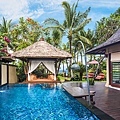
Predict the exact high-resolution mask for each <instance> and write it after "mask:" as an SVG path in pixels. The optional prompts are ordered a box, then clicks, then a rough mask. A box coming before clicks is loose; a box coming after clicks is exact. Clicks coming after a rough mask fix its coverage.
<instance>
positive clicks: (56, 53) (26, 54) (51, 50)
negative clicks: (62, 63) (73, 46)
mask: <svg viewBox="0 0 120 120" xmlns="http://www.w3.org/2000/svg"><path fill="white" fill-rule="evenodd" d="M12 56H13V57H16V58H19V59H36V58H39V59H40V58H41V59H47V58H51V59H53V58H54V59H66V58H71V57H72V55H71V54H70V53H68V52H66V51H63V50H60V49H58V48H56V47H54V46H52V45H51V44H49V43H47V42H46V41H44V40H40V41H38V42H35V43H34V44H32V45H30V46H28V47H26V48H24V49H22V50H19V51H16V52H14V53H13V54H12Z"/></svg>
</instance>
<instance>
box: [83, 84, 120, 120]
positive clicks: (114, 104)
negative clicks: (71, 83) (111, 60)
mask: <svg viewBox="0 0 120 120" xmlns="http://www.w3.org/2000/svg"><path fill="white" fill-rule="evenodd" d="M83 87H86V85H83ZM90 90H94V91H96V94H95V96H94V101H95V107H97V108H99V109H100V110H102V111H103V112H105V113H106V114H108V115H109V116H111V117H112V118H114V119H115V120H120V90H116V89H113V88H107V87H105V82H95V85H93V86H90Z"/></svg>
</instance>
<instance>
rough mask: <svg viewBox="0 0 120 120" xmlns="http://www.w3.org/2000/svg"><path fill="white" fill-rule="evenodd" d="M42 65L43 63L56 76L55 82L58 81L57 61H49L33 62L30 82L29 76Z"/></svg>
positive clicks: (31, 63)
mask: <svg viewBox="0 0 120 120" xmlns="http://www.w3.org/2000/svg"><path fill="white" fill-rule="evenodd" d="M41 63H43V64H44V65H45V66H46V68H47V69H48V70H49V71H51V72H52V73H53V74H54V80H56V72H55V61H49V60H48V61H47V60H31V61H30V64H29V71H28V80H30V76H29V74H30V73H31V72H33V71H34V70H35V69H36V68H37V67H38V66H39V64H41Z"/></svg>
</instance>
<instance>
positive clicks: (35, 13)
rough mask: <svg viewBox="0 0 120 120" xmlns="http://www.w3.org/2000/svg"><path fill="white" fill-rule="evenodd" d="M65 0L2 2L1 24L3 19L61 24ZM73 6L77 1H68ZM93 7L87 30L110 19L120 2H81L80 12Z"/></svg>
mask: <svg viewBox="0 0 120 120" xmlns="http://www.w3.org/2000/svg"><path fill="white" fill-rule="evenodd" d="M63 1H65V0H0V23H1V22H2V17H5V19H6V20H10V19H12V21H13V22H18V20H19V18H20V17H24V18H28V17H29V18H32V19H34V20H35V21H38V22H39V23H40V24H42V23H43V21H44V20H45V19H47V18H55V19H57V20H58V21H60V23H63V20H64V9H63V7H62V5H61V4H62V2H63ZM66 1H67V2H69V3H70V4H71V5H72V4H73V3H75V2H76V1H77V0H66ZM88 7H91V11H90V13H89V15H88V18H92V21H91V22H90V23H89V24H88V25H87V28H90V29H94V28H95V23H96V21H99V20H100V19H101V18H103V17H108V16H109V15H110V14H111V13H114V12H115V11H116V10H117V9H118V8H119V7H120V0H79V4H78V8H77V10H78V11H81V12H84V11H85V10H87V9H88Z"/></svg>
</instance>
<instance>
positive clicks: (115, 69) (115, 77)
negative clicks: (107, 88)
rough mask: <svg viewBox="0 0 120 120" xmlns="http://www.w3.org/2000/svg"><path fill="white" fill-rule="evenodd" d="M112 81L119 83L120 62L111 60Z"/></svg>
mask: <svg viewBox="0 0 120 120" xmlns="http://www.w3.org/2000/svg"><path fill="white" fill-rule="evenodd" d="M112 83H115V84H120V62H112Z"/></svg>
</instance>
